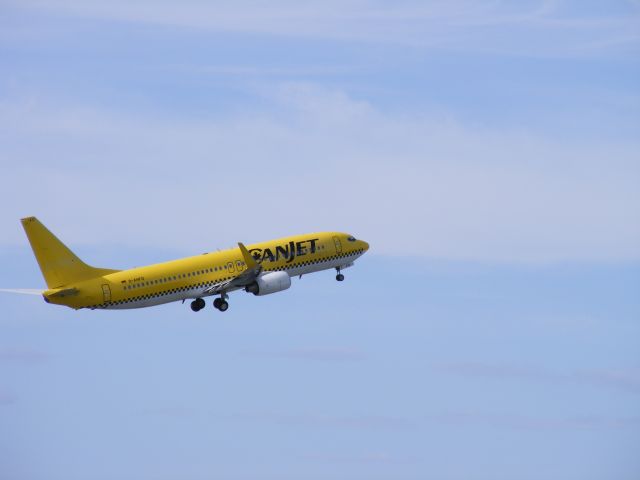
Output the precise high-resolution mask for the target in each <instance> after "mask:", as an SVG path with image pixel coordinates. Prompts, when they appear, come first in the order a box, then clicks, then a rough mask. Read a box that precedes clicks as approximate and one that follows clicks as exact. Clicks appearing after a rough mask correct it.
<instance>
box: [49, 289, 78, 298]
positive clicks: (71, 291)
mask: <svg viewBox="0 0 640 480" xmlns="http://www.w3.org/2000/svg"><path fill="white" fill-rule="evenodd" d="M77 294H78V289H77V288H64V289H62V290H58V291H57V292H53V293H50V294H48V296H49V297H70V296H72V295H77Z"/></svg>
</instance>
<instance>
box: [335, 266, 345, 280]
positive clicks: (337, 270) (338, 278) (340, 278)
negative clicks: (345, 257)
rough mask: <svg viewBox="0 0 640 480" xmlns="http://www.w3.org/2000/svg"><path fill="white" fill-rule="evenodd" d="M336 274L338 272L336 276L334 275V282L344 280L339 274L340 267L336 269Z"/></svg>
mask: <svg viewBox="0 0 640 480" xmlns="http://www.w3.org/2000/svg"><path fill="white" fill-rule="evenodd" d="M336 272H338V274H337V275H336V280H337V281H339V282H341V281H343V280H344V275H343V274H341V273H340V267H336Z"/></svg>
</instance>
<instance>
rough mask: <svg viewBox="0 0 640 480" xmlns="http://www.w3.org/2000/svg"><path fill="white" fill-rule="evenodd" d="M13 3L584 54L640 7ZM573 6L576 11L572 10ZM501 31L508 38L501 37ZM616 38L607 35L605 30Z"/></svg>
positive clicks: (626, 39) (260, 28) (125, 16)
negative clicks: (596, 10) (601, 9)
mask: <svg viewBox="0 0 640 480" xmlns="http://www.w3.org/2000/svg"><path fill="white" fill-rule="evenodd" d="M13 5H14V7H17V8H21V9H28V10H31V11H45V12H48V13H55V14H56V15H64V14H66V15H72V16H78V17H81V18H100V19H112V20H117V21H126V22H143V23H148V24H158V25H171V26H180V27H183V28H195V29H202V30H213V31H220V32H239V33H247V34H268V35H277V36H295V37H306V38H323V39H331V40H335V41H343V42H344V41H352V42H370V43H386V44H397V45H403V46H407V45H409V46H413V47H416V48H436V49H458V50H461V49H464V50H467V51H469V50H476V51H486V52H492V53H514V52H518V53H520V54H528V55H542V56H558V55H584V54H593V53H599V52H601V51H603V50H608V51H610V50H612V49H613V48H617V49H620V48H621V47H623V46H625V44H627V46H629V45H632V46H635V48H636V49H637V47H638V37H637V35H636V34H637V32H636V25H637V21H638V10H637V7H634V6H633V4H629V3H625V2H613V5H611V7H610V9H604V11H600V12H596V13H590V12H589V11H588V9H586V8H584V7H583V6H582V5H581V2H578V1H559V0H556V1H554V0H542V1H541V0H537V1H522V2H495V1H489V0H485V1H479V2H478V1H470V0H454V1H442V0H431V1H417V0H409V1H403V2H387V3H383V2H379V1H375V0H365V1H355V0H347V1H335V0H330V1H322V2H320V1H313V2H294V1H290V0H280V1H276V2H255V1H251V2H231V1H217V2H200V1H187V2H181V3H180V4H176V3H174V2H165V1H160V2H158V1H151V0H146V1H139V2H126V1H112V2H82V1H78V0H46V1H32V0H23V1H20V2H13ZM576 12H577V13H576ZM505 34H507V35H509V36H510V37H511V41H509V42H504V41H502V39H503V38H504V36H505ZM614 37H615V38H616V39H618V41H617V42H611V41H610V39H611V38H614Z"/></svg>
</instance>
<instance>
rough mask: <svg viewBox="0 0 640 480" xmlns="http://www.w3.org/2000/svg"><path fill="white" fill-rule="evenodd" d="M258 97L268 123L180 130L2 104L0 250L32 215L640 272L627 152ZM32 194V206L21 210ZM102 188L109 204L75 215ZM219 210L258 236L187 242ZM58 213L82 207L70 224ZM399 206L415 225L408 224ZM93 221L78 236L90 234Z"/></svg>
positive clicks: (310, 96) (199, 247) (115, 115)
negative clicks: (329, 234) (586, 263)
mask: <svg viewBox="0 0 640 480" xmlns="http://www.w3.org/2000/svg"><path fill="white" fill-rule="evenodd" d="M263 96H264V101H265V102H267V103H268V108H265V109H258V108H247V109H246V110H244V111H243V112H242V113H229V112H227V113H225V114H224V115H222V116H221V117H220V118H209V119H189V120H184V119H182V120H181V119H179V118H173V117H171V118H164V117H162V116H150V115H143V114H140V113H137V114H130V113H127V114H124V113H121V112H109V111H105V110H103V109H95V108H89V107H84V106H80V107H73V106H54V105H48V104H46V103H45V104H43V103H42V102H41V101H40V100H38V99H37V98H34V99H33V100H30V101H26V102H24V103H19V102H13V103H10V104H7V103H5V104H4V105H0V127H1V128H2V130H3V131H4V132H5V134H6V141H5V142H3V146H2V150H1V151H0V158H1V159H2V161H3V162H6V165H8V166H9V167H8V168H6V169H5V171H4V172H3V180H4V188H3V189H2V191H1V192H0V200H1V201H2V202H3V204H5V205H7V206H8V208H6V209H4V210H3V211H2V212H1V213H0V220H1V221H2V223H3V224H5V225H12V224H14V225H15V228H14V229H10V230H7V232H5V235H3V238H2V240H0V241H2V242H4V243H5V244H24V238H23V233H22V232H21V231H20V228H19V225H18V224H17V223H16V219H17V218H19V217H20V216H24V215H28V214H37V215H40V216H42V217H43V218H42V219H43V221H44V222H45V223H46V224H48V225H49V226H50V227H51V228H53V229H54V231H55V232H56V233H59V234H60V235H61V236H62V238H63V239H66V238H70V239H73V241H74V242H80V243H85V242H95V239H96V238H101V239H102V241H105V242H114V243H123V242H126V243H130V244H133V245H136V246H138V245H140V246H146V245H149V244H154V245H157V244H158V241H159V239H162V241H163V242H166V245H172V246H175V247H177V248H185V249H189V250H191V251H194V250H195V251H204V250H208V249H213V248H216V247H227V246H231V245H234V244H235V242H236V241H238V240H243V241H246V242H251V241H258V240H261V239H263V238H269V237H276V236H280V235H286V234H291V233H292V230H293V231H305V230H307V231H317V230H323V229H325V230H346V231H352V233H354V234H355V235H357V236H361V237H363V238H366V239H368V240H369V241H370V243H371V244H372V248H373V251H375V252H378V253H402V254H408V255H424V256H433V257H441V258H453V259H463V260H469V259H471V260H489V261H522V262H546V261H556V260H595V261H602V260H604V261H611V260H614V261H615V260H635V259H638V258H640V222H638V220H637V219H638V218H640V192H639V191H638V189H637V184H638V182H639V181H640V164H639V163H638V162H637V158H638V152H639V151H640V146H639V145H637V144H636V143H634V142H626V143H622V142H616V143H612V142H606V141H603V140H602V139H581V140H579V141H578V140H576V141H570V140H568V139H563V140H558V139H554V138H551V137H547V136H545V135H542V134H539V133H535V132H527V131H522V130H511V129H499V128H498V129H489V128H479V127H476V126H469V125H465V124H463V123H461V122H458V121H456V120H454V119H452V118H449V117H447V116H441V115H437V114H433V115H431V116H429V115H397V114H391V113H385V112H382V111H380V110H378V109H376V108H375V107H374V106H373V105H372V104H370V103H368V102H365V101H362V100H360V99H354V98H353V97H351V96H350V95H348V94H346V93H345V92H343V91H341V90H338V89H327V88H322V87H318V86H317V85H312V84H299V83H293V84H291V83H285V84H280V85H278V86H276V87H275V88H273V89H271V90H267V91H265V92H264V93H263ZM51 152H55V158H52V156H51ZM337 174H338V176H339V179H338V178H337V177H336V175H337ZM140 178H145V179H146V180H147V181H145V182H140V181H139V179H140ZM265 182H267V183H268V189H267V191H268V194H267V196H266V197H265V198H264V201H261V202H260V204H259V205H258V204H257V203H256V200H255V195H247V194H246V192H262V194H265V193H266V191H265ZM27 189H29V191H37V192H39V195H38V196H33V195H24V192H25V191H27ZM96 189H98V190H103V191H112V192H114V195H112V196H111V197H110V201H109V202H99V203H98V204H92V205H89V204H87V203H86V202H78V200H77V199H78V198H92V196H93V194H94V193H95V191H96ZM115 192H120V193H119V194H115ZM243 192H245V193H243ZM16 198H19V199H21V200H20V202H16V201H15V199H16ZM42 198H49V199H55V202H43V201H42ZM223 204H224V205H233V209H234V210H235V211H238V212H252V213H253V214H252V215H251V222H247V221H246V219H245V218H244V216H242V215H239V216H236V215H227V216H226V223H225V228H224V229H220V228H219V226H218V225H217V224H216V223H215V222H200V223H199V224H198V235H192V234H191V233H190V231H191V229H192V227H193V223H192V222H193V218H209V217H210V215H211V212H212V211H214V210H216V209H217V206H218V205H223ZM62 205H64V206H67V207H68V206H70V205H73V206H74V212H75V213H74V216H73V220H72V221H69V220H70V217H69V216H68V215H67V213H65V212H66V209H64V208H60V206H62ZM409 206H410V207H411V208H410V209H409V210H406V211H407V212H411V213H409V214H405V213H403V214H401V212H403V211H405V209H406V207H409ZM185 209H188V210H189V212H190V215H187V216H185V215H184V212H185ZM124 211H126V212H128V215H129V216H128V218H130V219H131V220H130V221H127V220H126V218H123V216H122V215H121V212H124ZM96 218H99V219H100V221H99V222H95V221H91V222H90V223H91V229H88V228H86V227H87V225H88V224H85V223H84V221H83V219H86V220H89V219H96ZM167 218H171V221H169V222H167V221H166V219H167ZM291 218H295V219H296V224H295V226H293V225H292V224H291V221H290V219H291ZM133 219H136V220H135V221H134V220H133ZM139 219H144V220H143V221H140V220H139ZM123 222H124V223H123ZM149 225H153V226H154V227H153V228H149ZM125 231H127V232H128V233H127V234H126V235H125V234H123V232H125ZM397 232H402V234H401V235H398V234H397ZM214 241H215V242H214Z"/></svg>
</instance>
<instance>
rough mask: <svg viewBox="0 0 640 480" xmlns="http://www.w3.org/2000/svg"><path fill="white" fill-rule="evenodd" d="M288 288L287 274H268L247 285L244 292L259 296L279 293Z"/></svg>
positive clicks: (288, 279)
mask: <svg viewBox="0 0 640 480" xmlns="http://www.w3.org/2000/svg"><path fill="white" fill-rule="evenodd" d="M290 286H291V277H290V276H289V274H288V273H287V272H270V273H265V274H264V275H261V276H259V277H258V278H257V279H256V281H255V282H253V283H252V284H251V285H247V286H246V287H245V291H247V292H250V293H253V294H254V295H258V296H261V295H269V294H270V293H276V292H281V291H282V290H286V289H287V288H289V287H290Z"/></svg>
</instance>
